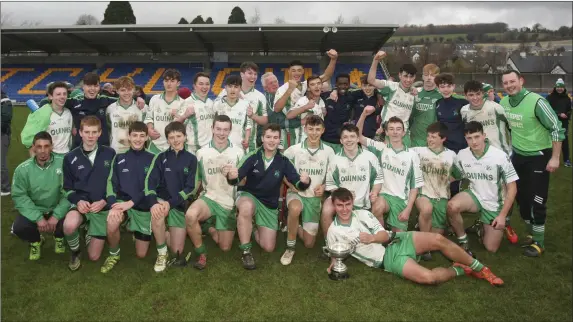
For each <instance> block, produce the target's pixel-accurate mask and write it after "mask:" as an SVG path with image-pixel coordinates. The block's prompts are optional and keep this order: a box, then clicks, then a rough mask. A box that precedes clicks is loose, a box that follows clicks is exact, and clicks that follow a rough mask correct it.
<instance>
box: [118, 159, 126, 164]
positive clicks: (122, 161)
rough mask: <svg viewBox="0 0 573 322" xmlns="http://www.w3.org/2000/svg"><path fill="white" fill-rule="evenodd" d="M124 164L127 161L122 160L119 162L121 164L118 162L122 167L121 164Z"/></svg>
mask: <svg viewBox="0 0 573 322" xmlns="http://www.w3.org/2000/svg"><path fill="white" fill-rule="evenodd" d="M124 162H125V159H121V160H119V162H118V163H117V164H118V165H120V164H122V163H124Z"/></svg>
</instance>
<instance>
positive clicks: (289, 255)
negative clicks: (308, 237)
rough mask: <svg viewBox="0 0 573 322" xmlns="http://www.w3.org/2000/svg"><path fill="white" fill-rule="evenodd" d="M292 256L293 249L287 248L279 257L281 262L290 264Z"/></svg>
mask: <svg viewBox="0 0 573 322" xmlns="http://www.w3.org/2000/svg"><path fill="white" fill-rule="evenodd" d="M293 257H294V249H290V248H287V250H286V251H285V253H284V254H283V256H282V257H281V264H283V265H285V266H286V265H290V263H291V262H292V258H293Z"/></svg>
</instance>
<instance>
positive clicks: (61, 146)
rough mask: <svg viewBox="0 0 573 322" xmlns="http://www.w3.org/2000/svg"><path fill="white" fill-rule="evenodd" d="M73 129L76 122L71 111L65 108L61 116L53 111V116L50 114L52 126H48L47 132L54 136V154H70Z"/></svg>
mask: <svg viewBox="0 0 573 322" xmlns="http://www.w3.org/2000/svg"><path fill="white" fill-rule="evenodd" d="M73 127H74V120H73V117H72V112H70V110H68V109H67V108H65V107H64V109H63V110H62V113H61V114H60V113H58V112H56V111H54V110H52V114H50V125H48V129H47V130H46V131H47V132H48V133H50V135H51V136H52V146H53V147H54V148H53V151H54V153H58V154H66V153H68V152H70V147H71V146H72V128H73ZM78 135H79V134H78Z"/></svg>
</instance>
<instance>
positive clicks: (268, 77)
mask: <svg viewBox="0 0 573 322" xmlns="http://www.w3.org/2000/svg"><path fill="white" fill-rule="evenodd" d="M261 84H262V85H263V89H264V91H265V93H264V94H265V98H266V99H267V115H268V118H269V123H275V124H278V125H280V127H281V130H282V131H283V133H285V131H284V130H285V129H287V128H291V129H292V128H299V127H300V118H295V119H292V120H287V118H286V115H285V114H284V113H282V112H279V113H277V112H275V111H274V101H275V94H276V92H277V90H278V88H279V80H278V79H277V76H276V75H275V74H273V73H272V72H267V73H265V74H263V76H261ZM261 135H262V127H259V128H258V131H257V146H261V144H262V142H261ZM284 140H286V135H281V147H279V148H282V147H285V146H286V143H285V142H286V141H284Z"/></svg>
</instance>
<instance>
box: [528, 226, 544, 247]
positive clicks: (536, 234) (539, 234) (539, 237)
mask: <svg viewBox="0 0 573 322" xmlns="http://www.w3.org/2000/svg"><path fill="white" fill-rule="evenodd" d="M531 231H532V233H533V234H532V235H533V241H534V242H537V243H538V244H539V246H541V248H545V225H532V226H531Z"/></svg>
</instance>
